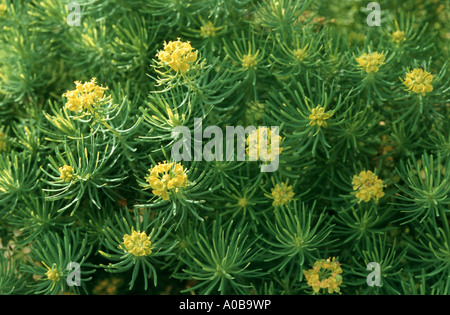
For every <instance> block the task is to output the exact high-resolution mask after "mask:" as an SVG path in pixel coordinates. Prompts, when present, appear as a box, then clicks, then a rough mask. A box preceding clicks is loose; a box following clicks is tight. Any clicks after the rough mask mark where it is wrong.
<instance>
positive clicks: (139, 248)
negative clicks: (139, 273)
mask: <svg viewBox="0 0 450 315" xmlns="http://www.w3.org/2000/svg"><path fill="white" fill-rule="evenodd" d="M151 244H152V243H151V242H150V236H147V234H146V233H145V232H140V233H139V232H137V231H133V232H132V233H131V235H129V234H125V235H124V236H123V245H125V250H126V251H127V252H128V253H130V254H133V255H134V256H136V257H139V256H148V255H150V254H151V253H152V249H151V247H150V246H151Z"/></svg>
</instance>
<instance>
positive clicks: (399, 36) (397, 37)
mask: <svg viewBox="0 0 450 315" xmlns="http://www.w3.org/2000/svg"><path fill="white" fill-rule="evenodd" d="M391 37H392V39H391V40H392V41H393V42H395V43H397V44H400V43H402V42H404V41H405V40H406V36H405V32H403V31H400V30H396V31H395V32H394V33H392V34H391Z"/></svg>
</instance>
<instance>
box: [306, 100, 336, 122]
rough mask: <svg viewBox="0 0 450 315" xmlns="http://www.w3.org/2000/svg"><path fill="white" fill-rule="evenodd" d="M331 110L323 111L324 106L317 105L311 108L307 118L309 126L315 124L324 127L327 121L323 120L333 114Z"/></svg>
mask: <svg viewBox="0 0 450 315" xmlns="http://www.w3.org/2000/svg"><path fill="white" fill-rule="evenodd" d="M333 114H334V112H333V111H328V112H326V113H325V108H324V107H322V106H320V105H317V107H316V108H313V109H311V115H309V119H310V120H311V121H310V122H309V124H310V125H311V126H314V125H317V126H319V127H326V126H327V122H326V121H325V120H327V119H329V118H330V117H331V116H333Z"/></svg>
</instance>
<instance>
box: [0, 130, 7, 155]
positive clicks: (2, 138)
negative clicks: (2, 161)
mask: <svg viewBox="0 0 450 315" xmlns="http://www.w3.org/2000/svg"><path fill="white" fill-rule="evenodd" d="M4 150H6V134H5V133H4V132H3V131H0V152H2V151H4Z"/></svg>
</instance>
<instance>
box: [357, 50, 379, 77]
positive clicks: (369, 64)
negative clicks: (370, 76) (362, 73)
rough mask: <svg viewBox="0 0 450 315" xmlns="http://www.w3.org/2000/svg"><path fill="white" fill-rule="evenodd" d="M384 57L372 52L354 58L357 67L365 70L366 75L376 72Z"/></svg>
mask: <svg viewBox="0 0 450 315" xmlns="http://www.w3.org/2000/svg"><path fill="white" fill-rule="evenodd" d="M385 60H386V57H385V56H384V55H383V54H380V53H378V52H373V53H370V54H367V53H363V54H362V55H361V56H359V57H358V58H356V61H357V62H358V65H359V66H360V67H361V68H363V69H365V70H366V72H367V73H370V72H378V68H379V67H380V66H381V65H382V64H383V63H384V61H385Z"/></svg>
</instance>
